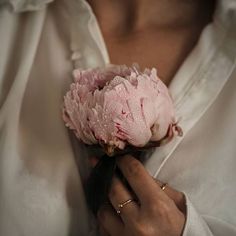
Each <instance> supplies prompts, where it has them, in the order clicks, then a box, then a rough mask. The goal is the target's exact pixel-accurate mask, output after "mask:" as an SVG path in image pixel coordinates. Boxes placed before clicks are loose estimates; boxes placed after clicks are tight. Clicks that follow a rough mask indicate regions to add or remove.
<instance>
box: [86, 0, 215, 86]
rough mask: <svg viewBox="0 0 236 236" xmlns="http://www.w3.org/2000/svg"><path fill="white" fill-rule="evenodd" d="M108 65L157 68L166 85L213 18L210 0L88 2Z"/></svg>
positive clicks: (104, 0)
mask: <svg viewBox="0 0 236 236" xmlns="http://www.w3.org/2000/svg"><path fill="white" fill-rule="evenodd" d="M88 2H89V3H90V4H91V6H92V9H93V10H94V12H95V15H96V16H97V19H98V22H99V25H100V27H101V30H102V33H103V36H104V39H105V42H106V45H107V47H108V52H109V55H110V60H111V63H114V64H127V65H132V63H133V62H138V63H139V65H140V66H141V67H142V68H145V67H157V69H158V74H159V76H160V77H161V79H162V80H163V81H164V82H165V83H166V84H167V85H168V84H169V83H170V82H171V79H172V78H173V76H174V74H175V73H176V71H177V70H178V68H179V67H180V65H181V64H182V62H183V61H184V59H185V58H186V57H187V55H188V54H189V52H190V51H191V50H192V48H193V47H194V46H195V44H196V42H197V40H198V38H199V35H200V33H201V31H202V29H203V28H204V26H205V25H206V24H207V23H209V22H210V21H211V19H212V14H213V10H214V1H213V0H208V1H205V0H172V1H166V0H158V1H157V0H148V1H147V0H99V1H98V0H89V1H88Z"/></svg>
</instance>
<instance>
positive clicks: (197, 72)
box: [0, 0, 236, 236]
mask: <svg viewBox="0 0 236 236" xmlns="http://www.w3.org/2000/svg"><path fill="white" fill-rule="evenodd" d="M106 63H109V57H108V53H107V49H106V45H105V44H104V40H103V38H102V35H101V32H100V29H99V26H98V23H97V21H96V18H95V16H94V14H93V12H92V10H91V8H90V6H89V5H88V4H87V2H86V1H85V0H55V1H53V0H0V235H1V236H21V235H24V236H67V235H70V236H73V235H77V236H78V235H79V236H90V235H97V233H96V224H95V222H94V219H93V218H92V216H91V214H90V213H89V211H88V209H87V206H86V202H85V197H84V191H83V186H82V184H83V180H84V178H85V176H86V175H87V174H88V171H89V168H88V163H87V156H88V153H87V152H86V150H85V148H84V147H83V145H80V144H78V142H77V141H76V140H75V139H74V138H73V137H70V135H68V131H67V129H66V128H65V127H64V124H63V121H62V119H61V104H62V101H63V95H64V94H65V92H66V90H67V89H68V87H69V84H70V83H71V81H72V76H71V74H72V73H71V72H72V69H73V68H77V67H83V68H88V67H95V66H102V65H104V64H106ZM170 91H171V94H172V96H173V99H174V102H175V107H176V112H177V118H178V119H179V120H180V121H179V123H180V125H181V127H182V128H183V130H184V136H183V137H182V138H176V139H175V140H173V141H172V142H171V143H169V144H168V145H166V146H163V147H161V148H157V149H155V150H153V152H152V153H151V155H149V157H148V158H147V159H146V161H145V163H144V164H145V166H146V168H147V169H148V171H149V172H150V173H151V174H152V175H153V176H155V177H156V178H158V179H160V180H162V181H164V182H167V183H168V184H169V185H170V186H172V187H174V188H176V189H177V190H179V191H183V192H184V193H185V195H186V199H187V221H186V225H185V229H184V233H183V235H184V236H195V235H196V236H200V235H201V236H210V235H214V236H222V235H224V236H233V235H236V141H235V140H236V125H235V121H236V1H235V0H219V1H218V5H217V10H216V13H215V16H214V21H213V23H211V24H209V25H208V26H207V27H206V28H205V29H204V31H203V33H202V35H201V37H200V39H199V42H198V43H197V45H196V47H195V48H194V49H193V51H192V52H191V54H190V55H189V56H188V58H187V59H186V60H185V62H184V63H183V65H182V66H181V68H180V69H179V71H178V72H177V74H176V75H175V77H174V79H173V81H172V83H171V84H170Z"/></svg>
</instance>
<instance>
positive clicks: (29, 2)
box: [0, 0, 54, 12]
mask: <svg viewBox="0 0 236 236" xmlns="http://www.w3.org/2000/svg"><path fill="white" fill-rule="evenodd" d="M52 1H54V0H0V7H2V6H9V7H10V8H12V10H13V11H14V12H25V11H37V10H40V9H43V8H44V7H45V6H46V5H47V4H48V3H50V2H52Z"/></svg>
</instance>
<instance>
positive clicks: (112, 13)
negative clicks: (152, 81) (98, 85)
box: [88, 0, 215, 236]
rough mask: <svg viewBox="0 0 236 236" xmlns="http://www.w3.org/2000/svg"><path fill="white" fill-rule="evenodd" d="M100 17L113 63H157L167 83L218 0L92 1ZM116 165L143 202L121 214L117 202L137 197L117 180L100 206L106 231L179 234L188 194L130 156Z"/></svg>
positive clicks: (114, 234) (127, 235)
mask: <svg viewBox="0 0 236 236" xmlns="http://www.w3.org/2000/svg"><path fill="white" fill-rule="evenodd" d="M88 2H89V3H90V4H91V7H92V9H93V10H94V12H95V15H96V16H97V19H98V22H99V24H100V27H101V30H102V33H103V36H104V39H105V42H106V45H107V47H108V52H109V56H110V59H111V63H114V64H127V65H132V63H133V62H138V63H139V65H140V66H141V68H145V67H149V68H150V67H157V69H158V74H159V76H160V77H161V79H162V80H163V82H164V83H165V84H167V85H169V84H170V82H171V80H172V78H173V76H174V75H175V73H176V71H177V70H178V68H179V67H180V65H181V64H182V63H183V61H184V60H185V59H186V57H187V56H188V54H189V53H190V51H191V50H192V49H193V47H194V46H195V44H196V42H197V40H198V38H199V35H200V34H201V32H202V30H203V28H204V26H205V25H207V24H208V23H209V22H210V21H211V19H212V15H213V11H214V3H215V1H214V0H208V1H205V0H172V1H167V0H88ZM118 166H119V168H120V170H121V171H122V173H123V175H124V176H125V177H126V179H127V181H128V182H129V184H130V186H131V188H132V190H133V192H134V193H135V195H136V196H137V198H138V201H139V204H137V203H135V202H131V203H129V204H128V205H126V206H125V207H124V208H123V209H122V213H121V215H117V214H116V212H115V209H117V206H118V204H119V203H121V202H124V201H126V200H127V199H130V198H133V196H132V193H130V192H129V191H128V190H127V189H126V188H125V186H124V185H123V184H122V183H121V182H120V181H119V180H118V179H117V178H114V180H113V184H112V187H111V192H110V195H109V198H110V202H111V204H110V205H106V206H104V207H102V208H101V209H100V211H99V214H98V220H99V223H100V228H101V232H102V235H110V236H120V235H122V236H164V235H165V236H172V235H173V236H180V235H181V234H182V231H183V228H184V224H185V220H186V214H185V213H186V212H185V198H184V195H183V194H182V193H181V192H179V191H178V190H175V189H173V188H171V187H170V186H168V187H167V188H166V189H165V190H164V191H163V190H162V189H161V188H160V185H161V183H160V182H157V181H156V180H154V179H153V178H152V177H151V176H150V175H149V174H148V172H147V171H146V170H145V168H144V167H143V166H142V164H141V163H139V162H138V161H137V160H136V159H135V158H133V157H132V156H124V157H122V158H120V160H119V163H118Z"/></svg>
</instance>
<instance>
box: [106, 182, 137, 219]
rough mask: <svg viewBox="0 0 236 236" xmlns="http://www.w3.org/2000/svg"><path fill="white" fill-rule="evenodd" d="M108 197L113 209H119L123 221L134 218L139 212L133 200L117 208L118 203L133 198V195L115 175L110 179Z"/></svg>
mask: <svg viewBox="0 0 236 236" xmlns="http://www.w3.org/2000/svg"><path fill="white" fill-rule="evenodd" d="M109 199H110V201H111V204H112V206H113V207H114V209H115V210H120V217H121V218H122V220H123V221H124V222H126V221H133V220H135V218H136V216H137V215H138V213H139V206H138V205H137V203H136V202H135V201H132V202H130V203H128V204H126V205H125V206H124V207H122V208H119V204H121V203H124V202H125V201H127V200H130V199H131V200H133V199H134V196H133V195H132V194H131V193H130V192H129V191H128V189H127V188H126V187H125V186H124V184H123V183H122V182H121V180H119V179H118V178H117V177H114V178H113V180H112V185H111V189H110V192H109Z"/></svg>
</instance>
